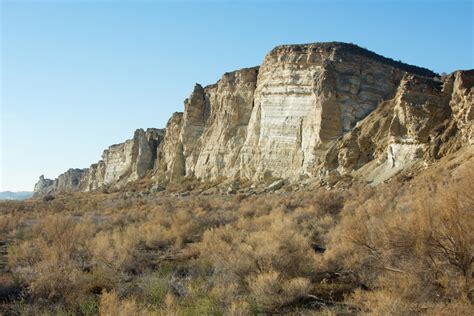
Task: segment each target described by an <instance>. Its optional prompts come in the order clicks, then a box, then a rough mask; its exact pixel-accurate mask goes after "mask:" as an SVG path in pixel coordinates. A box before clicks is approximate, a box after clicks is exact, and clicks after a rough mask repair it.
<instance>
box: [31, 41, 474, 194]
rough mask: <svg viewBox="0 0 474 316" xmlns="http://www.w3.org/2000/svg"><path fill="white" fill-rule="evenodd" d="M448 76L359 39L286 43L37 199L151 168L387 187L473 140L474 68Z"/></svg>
mask: <svg viewBox="0 0 474 316" xmlns="http://www.w3.org/2000/svg"><path fill="white" fill-rule="evenodd" d="M443 80H444V81H443ZM443 80H441V79H439V78H435V74H434V73H433V72H431V71H429V70H427V69H424V68H418V67H415V66H410V65H406V64H403V63H399V62H395V61H393V60H391V59H388V58H385V57H382V56H379V55H377V54H375V53H372V52H370V51H367V50H365V49H362V48H360V47H358V46H355V45H351V44H344V43H317V44H308V45H285V46H279V47H277V48H275V49H273V50H272V51H271V52H270V53H269V54H268V55H267V56H266V57H265V59H264V61H263V64H262V65H261V66H260V67H254V68H246V69H241V70H238V71H234V72H230V73H226V74H224V75H223V76H222V78H221V79H220V80H219V81H218V82H217V83H216V84H213V85H209V86H206V87H202V86H201V85H199V84H196V85H195V87H194V89H193V91H192V93H191V95H190V97H189V98H188V99H186V100H185V102H184V113H174V114H173V116H172V117H171V119H170V120H169V121H168V124H167V126H166V134H165V133H164V131H161V130H156V129H149V130H147V131H146V132H145V131H143V130H137V131H136V132H135V135H134V138H133V139H131V140H128V141H125V142H124V143H121V144H118V145H113V146H111V147H109V149H107V150H105V151H104V154H103V156H102V160H101V161H99V162H98V163H97V164H94V165H92V166H91V167H90V168H89V169H88V170H87V171H84V172H78V173H77V174H76V173H71V172H69V171H68V172H69V173H68V174H67V175H62V176H60V177H59V178H58V179H57V180H55V181H54V182H53V184H50V182H48V181H47V179H40V181H39V182H38V184H37V187H38V192H46V191H48V190H49V191H51V190H52V191H55V190H56V191H57V190H59V188H67V189H66V190H83V191H90V190H95V189H97V188H100V187H102V186H115V187H121V186H123V185H125V184H126V183H128V182H131V181H135V180H138V179H141V178H143V177H146V176H147V174H148V173H149V172H150V171H152V170H153V180H154V181H155V182H157V183H161V184H166V183H167V182H170V181H171V182H173V181H180V179H181V178H183V177H194V178H197V179H202V180H222V181H227V180H229V181H234V180H244V179H247V180H251V181H253V182H260V181H264V182H267V183H268V184H269V183H272V181H273V182H274V180H275V179H276V178H282V179H285V180H288V181H285V183H286V182H293V181H298V180H299V179H302V178H307V177H322V178H325V177H329V176H330V177H331V179H337V177H338V176H340V175H343V176H345V175H348V176H349V175H351V176H353V177H360V178H365V179H367V180H368V181H372V182H373V183H378V182H380V181H383V180H385V179H388V178H389V177H391V176H393V175H394V174H396V173H397V172H399V171H400V170H403V169H406V168H409V167H410V166H412V165H413V164H414V163H416V162H417V161H425V162H428V161H430V160H433V159H438V158H439V157H441V156H443V155H445V154H447V153H450V152H453V151H455V150H458V149H459V148H460V147H462V146H465V145H466V144H472V143H473V142H474V138H473V127H472V122H473V119H474V108H473V95H474V92H473V88H472V86H473V83H474V71H459V72H455V73H453V74H452V75H449V76H447V77H446V78H445V79H443ZM77 179H78V183H76V182H77V181H76V180H77ZM61 190H62V189H61ZM49 191H48V192H49Z"/></svg>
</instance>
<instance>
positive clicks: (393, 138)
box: [319, 71, 474, 184]
mask: <svg viewBox="0 0 474 316" xmlns="http://www.w3.org/2000/svg"><path fill="white" fill-rule="evenodd" d="M473 84H474V71H458V72H455V73H453V74H452V75H450V76H448V77H447V78H445V79H444V81H442V80H440V79H438V78H436V79H430V78H425V77H419V76H415V75H408V74H407V75H405V76H404V78H403V79H402V81H401V82H400V85H399V87H398V89H397V93H396V95H395V97H394V98H393V99H391V100H388V101H386V102H383V103H382V104H381V105H379V106H378V108H377V109H376V110H374V111H373V112H372V113H371V114H370V115H369V116H368V117H367V118H365V119H364V120H362V121H361V122H359V123H358V125H357V126H356V127H355V128H354V129H352V130H351V131H349V132H348V133H346V134H345V135H344V136H343V137H342V139H341V140H338V141H337V142H336V143H334V145H332V147H331V148H330V149H329V150H328V151H327V153H326V156H325V158H324V163H323V164H322V166H320V167H319V172H320V175H328V174H330V173H334V172H336V173H337V174H339V175H351V176H353V177H354V178H362V179H366V180H367V181H369V182H371V183H373V184H378V183H380V182H382V181H385V180H387V179H389V178H390V177H392V176H394V175H395V174H397V173H398V172H400V171H402V170H405V169H409V168H411V167H413V166H416V165H418V167H423V168H424V167H426V165H427V164H429V163H430V162H432V161H434V160H436V159H439V158H441V157H443V156H445V155H447V154H448V153H452V152H455V151H456V150H459V149H460V148H461V147H463V146H471V145H472V126H473V120H474V117H473V116H472V114H470V113H472V108H473V106H474V102H473V94H474V89H473Z"/></svg>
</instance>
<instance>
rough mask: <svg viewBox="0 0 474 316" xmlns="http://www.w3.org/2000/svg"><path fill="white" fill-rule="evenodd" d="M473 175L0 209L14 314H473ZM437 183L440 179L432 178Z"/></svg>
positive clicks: (95, 196)
mask: <svg viewBox="0 0 474 316" xmlns="http://www.w3.org/2000/svg"><path fill="white" fill-rule="evenodd" d="M473 177H474V172H473V171H472V168H466V169H465V172H464V176H463V177H461V178H460V179H457V180H456V181H452V180H449V179H438V181H437V182H436V183H434V182H429V181H427V180H412V181H411V182H408V183H405V182H397V181H393V182H392V183H389V184H384V185H381V186H379V187H377V188H372V187H368V186H365V185H362V184H353V185H352V187H351V188H350V189H348V190H345V191H336V190H332V191H327V190H326V189H324V188H321V189H314V190H311V191H310V190H307V191H302V192H296V193H282V194H264V195H259V196H251V197H247V198H246V197H243V196H240V195H230V196H207V197H200V196H190V197H185V198H180V197H170V196H165V195H160V194H142V193H140V192H138V191H137V192H112V193H110V194H109V193H108V194H103V193H90V194H78V193H76V194H67V195H60V196H58V197H56V199H54V200H52V201H49V202H44V201H42V200H32V201H24V202H4V203H0V232H1V234H0V238H1V239H2V240H8V241H9V248H8V265H9V269H10V271H11V272H12V273H13V275H14V278H15V280H17V282H18V283H19V284H20V285H21V286H22V289H23V300H21V301H13V302H9V303H8V308H9V311H10V312H13V313H20V314H42V313H46V314H58V313H72V314H81V315H94V314H98V313H100V314H101V315H148V314H153V315H156V314H158V315H197V314H199V315H211V314H212V315H219V314H229V315H247V314H256V313H267V312H276V311H278V312H294V313H311V312H314V311H318V312H320V313H324V314H337V313H348V312H356V311H359V312H364V313H369V314H374V315H398V314H400V315H406V314H423V313H425V314H430V315H448V314H449V315H469V314H473V305H472V304H473V296H474V284H473V278H472V277H473V261H474V260H473V253H474V249H473V245H474V220H473V215H474V200H473V196H474V184H473V181H472V179H473ZM441 180H443V181H441Z"/></svg>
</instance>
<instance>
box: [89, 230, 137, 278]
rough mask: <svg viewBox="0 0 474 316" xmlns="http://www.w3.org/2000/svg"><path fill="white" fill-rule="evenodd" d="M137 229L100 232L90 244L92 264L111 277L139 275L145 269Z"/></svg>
mask: <svg viewBox="0 0 474 316" xmlns="http://www.w3.org/2000/svg"><path fill="white" fill-rule="evenodd" d="M139 243H140V234H139V232H138V230H137V228H136V227H133V226H131V227H127V228H126V229H124V230H121V229H115V230H113V231H103V232H99V233H98V234H97V235H96V236H95V237H94V239H92V240H91V242H90V248H91V252H92V263H93V264H94V266H95V267H96V268H98V269H101V270H103V271H106V272H107V273H108V274H109V275H116V274H120V273H138V272H139V271H141V270H142V269H143V268H144V262H143V258H142V255H141V253H140V251H139V249H138V245H139Z"/></svg>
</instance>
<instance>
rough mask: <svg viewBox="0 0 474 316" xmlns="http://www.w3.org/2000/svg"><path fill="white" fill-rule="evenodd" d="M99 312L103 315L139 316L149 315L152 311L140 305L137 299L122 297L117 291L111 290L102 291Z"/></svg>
mask: <svg viewBox="0 0 474 316" xmlns="http://www.w3.org/2000/svg"><path fill="white" fill-rule="evenodd" d="M99 314H100V315H102V316H137V315H148V314H150V312H149V311H148V310H146V309H145V308H143V307H140V306H139V304H138V303H137V301H136V300H135V299H133V298H126V299H120V298H119V296H118V295H117V293H116V292H115V291H111V292H104V293H102V295H101V297H100V305H99Z"/></svg>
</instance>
